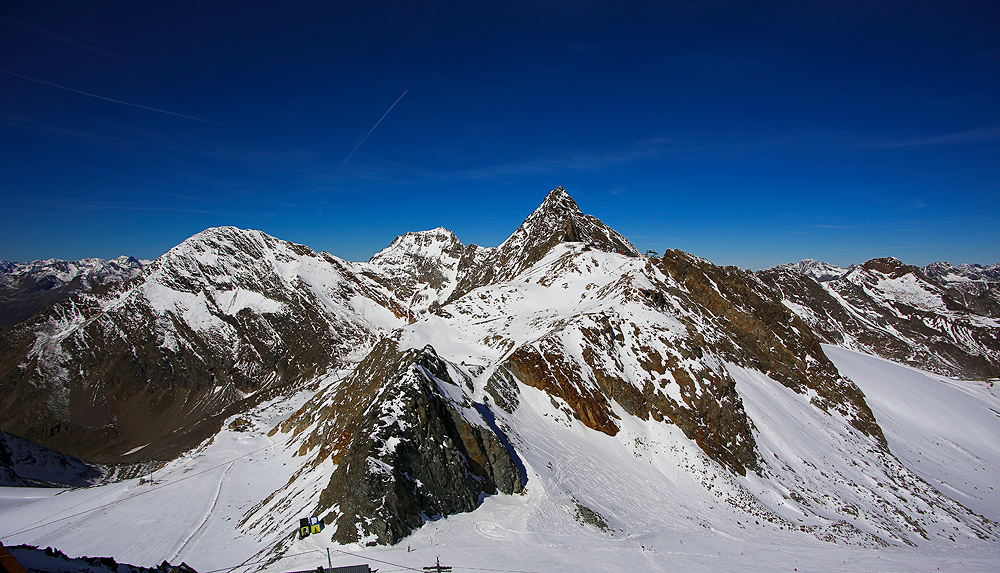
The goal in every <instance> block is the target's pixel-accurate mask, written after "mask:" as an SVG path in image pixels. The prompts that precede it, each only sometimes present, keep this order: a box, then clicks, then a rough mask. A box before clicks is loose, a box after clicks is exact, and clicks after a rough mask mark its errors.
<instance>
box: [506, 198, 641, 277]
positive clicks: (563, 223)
mask: <svg viewBox="0 0 1000 573" xmlns="http://www.w3.org/2000/svg"><path fill="white" fill-rule="evenodd" d="M558 243H585V244H586V245H587V246H589V247H591V248H594V249H598V250H601V251H607V252H612V253H621V254H623V255H629V256H639V251H638V250H637V249H636V248H635V246H633V245H632V243H630V242H629V241H628V239H626V238H625V237H623V236H622V235H620V234H619V233H618V232H617V231H615V230H614V229H612V228H611V227H608V226H607V225H605V224H604V223H603V222H601V220H600V219H598V218H597V217H594V216H592V215H585V214H584V213H583V211H581V210H580V207H579V206H578V205H577V204H576V201H574V200H573V198H572V197H570V196H569V193H567V192H566V190H565V189H563V188H562V187H556V188H555V189H553V190H552V191H549V194H548V195H546V197H545V200H544V201H542V204H541V205H539V206H538V208H537V209H535V210H534V212H532V213H531V215H528V218H527V219H525V220H524V222H523V223H521V226H520V227H518V228H517V230H516V231H514V233H513V234H512V235H511V236H510V237H509V238H508V239H507V240H506V241H504V242H503V244H501V245H500V247H498V250H499V251H500V252H507V253H511V254H513V253H517V254H523V255H526V256H527V258H528V259H530V264H533V263H535V262H536V261H538V260H539V259H541V258H542V256H544V255H545V253H547V252H548V251H549V249H551V248H552V247H553V246H555V245H556V244H558Z"/></svg>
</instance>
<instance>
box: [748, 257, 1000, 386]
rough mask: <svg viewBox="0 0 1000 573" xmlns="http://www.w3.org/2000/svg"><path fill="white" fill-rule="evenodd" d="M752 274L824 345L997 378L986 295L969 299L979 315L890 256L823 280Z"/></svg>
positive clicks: (994, 327) (997, 326)
mask: <svg viewBox="0 0 1000 573" xmlns="http://www.w3.org/2000/svg"><path fill="white" fill-rule="evenodd" d="M938 269H939V270H938V273H939V274H938V276H947V274H941V272H940V267H938ZM757 276H758V277H759V278H760V279H761V280H763V281H764V282H766V283H767V284H769V285H770V286H772V287H773V288H774V289H776V290H777V291H778V292H779V293H780V295H781V297H782V298H783V299H784V302H785V304H786V305H787V306H788V307H789V308H790V309H792V310H793V311H794V312H795V313H796V314H797V315H798V316H800V317H801V318H802V319H803V320H804V321H805V322H806V323H807V324H809V326H810V327H811V328H812V329H813V330H814V331H815V332H816V333H817V334H818V335H819V336H820V337H822V338H823V340H824V341H826V342H830V343H832V344H837V345H841V346H845V347H848V348H853V349H856V350H861V351H863V352H868V353H871V354H875V355H878V356H882V357H885V358H888V359H890V360H895V361H897V362H903V363H906V364H912V365H914V366H917V367H919V368H923V369H926V370H930V371H933V372H938V373H941V374H946V375H950V376H961V377H971V378H981V377H995V376H997V375H1000V321H998V320H997V319H996V318H993V317H991V316H990V314H989V304H990V303H989V299H988V295H987V296H984V297H982V298H977V297H976V296H975V295H973V296H972V297H971V298H972V299H973V300H974V301H977V302H976V305H975V306H976V308H981V309H984V310H986V311H987V312H983V313H981V312H978V311H976V310H974V309H973V308H969V307H968V306H966V305H965V304H964V302H965V300H967V299H968V298H970V297H969V296H968V294H966V296H961V292H960V291H958V290H955V291H952V290H949V289H948V288H947V287H946V286H941V284H939V283H936V282H935V281H933V280H931V279H930V278H929V277H927V276H926V275H925V274H924V273H923V272H922V271H921V270H920V269H919V268H917V267H914V266H912V265H905V264H903V263H902V262H900V261H899V260H897V259H893V258H880V259H872V260H871V261H868V262H866V263H865V264H863V265H855V266H852V267H851V268H850V269H848V270H847V272H846V273H844V275H843V276H841V277H840V278H837V279H833V280H828V281H824V282H818V281H816V280H814V279H813V278H812V277H811V276H809V275H807V274H803V273H801V272H798V270H797V269H794V268H790V267H788V266H782V267H775V268H773V269H769V270H766V271H761V272H759V273H757ZM939 280H941V279H939ZM983 292H985V293H988V292H989V290H988V289H987V290H984V291H983Z"/></svg>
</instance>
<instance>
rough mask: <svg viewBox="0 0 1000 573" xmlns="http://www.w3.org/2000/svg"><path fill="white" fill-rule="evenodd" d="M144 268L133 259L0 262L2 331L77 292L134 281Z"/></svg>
mask: <svg viewBox="0 0 1000 573" xmlns="http://www.w3.org/2000/svg"><path fill="white" fill-rule="evenodd" d="M142 269H143V264H142V262H141V261H139V260H137V259H135V258H132V257H118V258H117V259H113V260H110V261H105V260H103V259H82V260H79V261H62V260H59V259H49V260H45V261H33V262H30V263H23V264H19V263H9V262H7V261H0V330H3V329H6V328H9V327H11V326H12V325H14V324H17V323H18V322H21V321H22V320H26V319H28V318H30V317H31V316H32V315H34V314H35V313H36V312H38V311H40V310H42V309H44V308H47V307H49V306H51V305H53V304H55V303H57V302H59V301H61V300H63V299H65V298H67V297H69V296H71V295H73V294H76V293H78V292H84V291H88V290H90V289H92V288H95V287H100V286H103V285H110V284H120V283H124V282H127V281H129V280H132V279H134V278H135V277H137V276H139V274H140V273H142Z"/></svg>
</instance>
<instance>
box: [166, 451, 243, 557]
mask: <svg viewBox="0 0 1000 573" xmlns="http://www.w3.org/2000/svg"><path fill="white" fill-rule="evenodd" d="M234 463H236V462H235V461H233V462H230V463H229V465H227V466H226V469H225V470H223V471H222V476H221V477H220V478H219V487H217V488H216V489H215V495H214V496H213V497H212V505H211V506H209V508H208V510H206V511H205V515H204V516H203V517H202V518H201V522H200V523H198V525H197V526H195V528H194V530H192V531H191V535H188V536H187V538H186V539H184V541H182V542H181V544H180V547H178V548H177V551H174V553H173V555H171V556H170V558H169V559H167V561H169V562H171V563H173V562H174V561H175V560H176V559H177V557H178V556H180V554H181V552H182V551H184V549H185V548H186V547H187V545H188V543H190V542H191V540H192V539H194V537H195V536H196V535H198V534H199V533H200V532H201V529H202V528H203V527H204V526H205V523H206V522H207V521H208V518H209V517H211V516H212V512H213V511H215V506H216V505H217V504H218V503H219V494H220V493H221V492H222V483H223V482H224V481H225V480H226V476H227V475H228V474H229V470H231V469H232V468H233V464H234Z"/></svg>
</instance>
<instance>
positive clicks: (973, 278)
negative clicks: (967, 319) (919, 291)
mask: <svg viewBox="0 0 1000 573" xmlns="http://www.w3.org/2000/svg"><path fill="white" fill-rule="evenodd" d="M923 271H924V274H925V275H927V276H928V277H929V278H930V279H931V280H933V281H935V282H936V283H938V284H939V285H941V286H942V287H944V288H945V290H947V291H948V294H950V295H951V296H952V298H954V299H955V300H957V301H959V302H961V303H962V304H963V305H965V306H966V307H967V308H969V309H970V310H971V311H973V312H975V313H978V314H982V315H985V316H989V317H992V318H1000V263H997V264H995V265H992V266H989V267H984V266H982V265H970V264H962V265H960V266H958V267H956V266H954V265H951V264H949V263H931V264H930V265H927V266H926V267H924V269H923Z"/></svg>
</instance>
